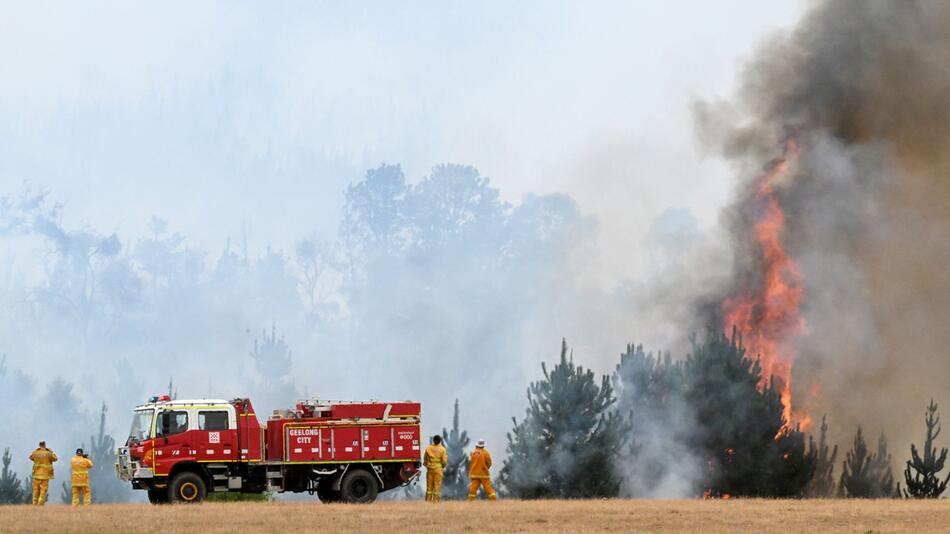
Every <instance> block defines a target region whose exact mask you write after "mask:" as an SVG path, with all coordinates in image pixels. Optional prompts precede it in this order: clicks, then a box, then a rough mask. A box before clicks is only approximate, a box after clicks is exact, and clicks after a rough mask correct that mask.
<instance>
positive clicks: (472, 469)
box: [468, 439, 497, 501]
mask: <svg viewBox="0 0 950 534" xmlns="http://www.w3.org/2000/svg"><path fill="white" fill-rule="evenodd" d="M489 469H491V455H490V454H488V451H487V450H485V440H484V439H480V440H478V442H477V443H476V444H475V450H474V451H472V456H471V458H470V459H469V462H468V478H470V479H471V480H472V485H471V486H469V488H468V500H470V501H474V500H475V497H476V496H478V487H479V486H481V487H482V488H483V489H484V490H485V495H486V496H487V497H488V500H489V501H494V500H495V499H496V498H497V497H496V495H495V489H494V488H492V487H491V474H490V473H489V471H488V470H489Z"/></svg>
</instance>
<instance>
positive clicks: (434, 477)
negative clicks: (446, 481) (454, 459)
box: [426, 469, 442, 502]
mask: <svg viewBox="0 0 950 534" xmlns="http://www.w3.org/2000/svg"><path fill="white" fill-rule="evenodd" d="M426 500H427V501H429V502H441V501H442V470H441V469H428V470H426Z"/></svg>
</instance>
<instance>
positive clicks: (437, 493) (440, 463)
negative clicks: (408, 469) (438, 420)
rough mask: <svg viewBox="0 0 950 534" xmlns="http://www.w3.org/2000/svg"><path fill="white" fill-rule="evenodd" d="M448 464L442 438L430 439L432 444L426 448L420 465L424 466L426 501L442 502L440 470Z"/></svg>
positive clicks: (436, 436)
mask: <svg viewBox="0 0 950 534" xmlns="http://www.w3.org/2000/svg"><path fill="white" fill-rule="evenodd" d="M448 463H449V457H448V455H447V454H446V453H445V447H443V446H442V436H440V435H438V434H436V435H435V436H433V437H432V444H431V445H429V446H428V447H426V452H425V454H424V455H423V457H422V464H423V465H425V466H426V500H427V501H429V502H440V501H441V500H442V470H443V469H445V466H446V465H448Z"/></svg>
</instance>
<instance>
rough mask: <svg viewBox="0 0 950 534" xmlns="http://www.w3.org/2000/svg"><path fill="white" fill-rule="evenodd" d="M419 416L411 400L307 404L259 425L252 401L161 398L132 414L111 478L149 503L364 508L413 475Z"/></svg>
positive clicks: (417, 452) (416, 468)
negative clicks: (304, 500)
mask: <svg viewBox="0 0 950 534" xmlns="http://www.w3.org/2000/svg"><path fill="white" fill-rule="evenodd" d="M419 419H420V405H419V403H417V402H408V401H407V402H388V403H387V402H336V401H333V402H331V401H318V400H308V401H301V402H298V403H297V405H296V408H295V409H294V410H275V411H274V413H273V415H272V416H271V417H270V418H269V419H268V420H267V422H266V424H265V425H261V423H260V421H258V419H257V416H256V414H255V413H254V408H253V406H252V405H251V401H250V399H245V398H239V399H234V400H231V401H226V400H211V399H199V400H171V399H170V398H169V397H168V396H167V395H162V396H158V397H152V398H151V399H149V402H148V403H146V404H143V405H141V406H138V407H136V408H135V415H134V417H133V419H132V429H131V432H130V433H129V439H128V441H127V442H126V444H125V446H124V447H121V448H119V450H118V455H117V462H116V472H117V474H118V476H119V478H121V479H122V480H125V481H128V482H131V483H132V487H133V488H134V489H144V490H148V499H149V501H150V502H152V503H153V504H158V503H166V502H181V503H188V502H200V501H201V500H202V499H204V498H205V496H206V495H207V494H208V492H241V493H263V492H268V491H276V492H294V493H301V492H309V493H310V494H313V493H316V494H317V495H318V496H319V498H320V500H321V501H323V502H337V501H340V502H356V503H365V502H372V501H374V500H375V499H376V495H377V494H378V493H379V492H381V491H386V490H390V489H393V488H396V487H398V486H402V485H405V484H408V483H409V482H411V481H412V480H413V479H415V478H416V477H417V476H418V474H419V467H420V462H419V457H420V454H421V453H420V450H421V442H420V436H419Z"/></svg>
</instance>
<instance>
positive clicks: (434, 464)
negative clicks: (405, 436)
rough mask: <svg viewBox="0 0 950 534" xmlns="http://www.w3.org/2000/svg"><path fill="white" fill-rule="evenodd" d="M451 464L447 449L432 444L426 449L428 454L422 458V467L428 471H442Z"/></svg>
mask: <svg viewBox="0 0 950 534" xmlns="http://www.w3.org/2000/svg"><path fill="white" fill-rule="evenodd" d="M448 464H449V455H448V454H446V453H445V447H443V446H442V445H436V444H434V443H433V444H432V445H429V446H428V447H426V453H425V454H424V455H423V456H422V465H424V466H426V469H429V470H436V471H442V469H443V468H444V467H445V466H446V465H448Z"/></svg>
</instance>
